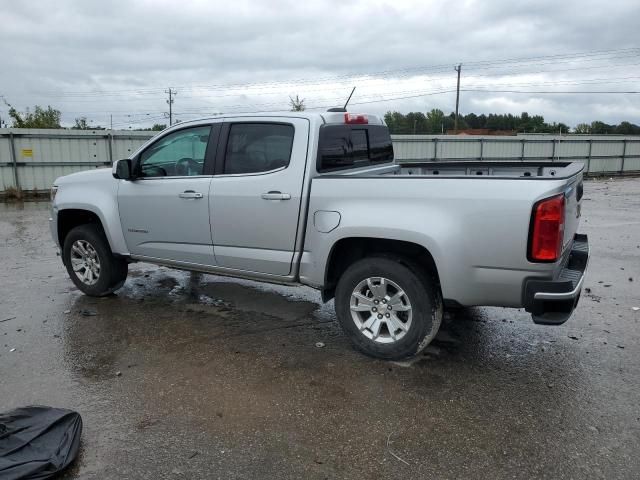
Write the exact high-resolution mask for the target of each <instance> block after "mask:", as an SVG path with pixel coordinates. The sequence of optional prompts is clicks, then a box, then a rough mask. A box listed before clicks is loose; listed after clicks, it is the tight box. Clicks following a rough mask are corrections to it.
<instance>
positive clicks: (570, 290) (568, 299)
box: [524, 234, 589, 325]
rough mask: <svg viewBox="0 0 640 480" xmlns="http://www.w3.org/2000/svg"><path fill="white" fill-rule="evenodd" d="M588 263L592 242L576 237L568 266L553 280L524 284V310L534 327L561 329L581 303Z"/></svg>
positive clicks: (527, 281) (580, 236) (528, 281)
mask: <svg viewBox="0 0 640 480" xmlns="http://www.w3.org/2000/svg"><path fill="white" fill-rule="evenodd" d="M588 263H589V240H588V239H587V236H586V235H581V234H576V236H575V238H574V240H573V245H572V246H571V251H570V252H569V256H568V258H567V262H566V264H565V266H564V267H563V268H562V269H560V270H559V271H558V273H557V275H556V277H555V278H554V279H553V280H537V279H528V280H526V281H525V286H524V308H525V310H526V311H527V312H530V313H531V317H532V318H533V321H534V322H535V323H539V324H542V325H560V324H562V323H564V322H566V321H567V320H568V319H569V317H570V316H571V314H572V313H573V310H574V309H575V308H576V306H577V305H578V300H580V293H581V291H582V283H583V281H584V274H585V271H586V269H587V264H588Z"/></svg>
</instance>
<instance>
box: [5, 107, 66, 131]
mask: <svg viewBox="0 0 640 480" xmlns="http://www.w3.org/2000/svg"><path fill="white" fill-rule="evenodd" d="M9 116H10V117H11V118H12V120H13V125H12V126H13V127H14V128H62V127H61V126H60V117H61V113H60V110H56V109H55V108H52V107H51V106H47V108H46V109H45V108H42V107H41V106H39V105H36V106H35V107H34V108H33V112H31V111H30V110H29V108H27V110H26V111H25V112H24V113H21V112H18V111H17V110H16V109H15V108H14V107H11V108H9Z"/></svg>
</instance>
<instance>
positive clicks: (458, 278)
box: [50, 111, 589, 359]
mask: <svg viewBox="0 0 640 480" xmlns="http://www.w3.org/2000/svg"><path fill="white" fill-rule="evenodd" d="M582 169H583V167H582V164H581V163H549V162H539V163H523V162H502V163H498V162H476V163H450V162H441V163H434V162H428V163H423V164H417V163H411V164H404V165H403V164H398V163H396V162H394V157H393V146H392V143H391V138H390V136H389V132H388V129H387V127H386V126H385V124H384V121H383V120H381V119H380V118H379V117H377V116H374V115H354V114H351V113H346V112H344V111H342V112H341V111H329V112H326V113H307V112H287V113H282V114H262V115H238V116H225V117H216V118H209V119H203V120H197V121H192V122H184V123H180V124H178V125H176V126H174V127H171V128H169V129H167V130H164V131H163V132H161V133H160V134H159V135H158V136H156V137H155V138H153V139H151V140H150V141H149V142H148V143H147V144H146V145H144V146H143V147H141V148H140V149H139V150H138V151H137V152H136V153H135V154H134V155H132V156H131V157H130V158H127V159H124V160H120V161H118V162H115V163H114V165H113V169H112V170H109V169H101V170H93V171H87V172H80V173H75V174H73V175H68V176H65V177H61V178H58V179H57V180H56V182H55V185H54V186H53V188H52V211H51V220H50V221H51V232H52V235H53V238H54V240H55V242H56V244H57V245H58V246H59V247H60V249H61V252H62V261H63V263H64V265H65V266H66V268H67V271H68V273H69V275H70V277H71V279H72V280H73V282H74V283H75V284H76V286H77V287H78V288H79V289H80V290H81V291H83V292H84V293H85V294H87V295H92V296H102V295H107V294H109V293H111V292H113V291H115V290H117V289H118V288H120V287H121V286H122V285H123V284H124V282H125V279H126V277H127V269H128V264H129V263H131V262H150V263H155V264H159V265H166V266H169V267H174V268H178V269H184V270H191V271H199V272H206V273H211V274H217V275H231V276H237V277H243V278H250V279H253V280H260V281H265V282H274V283H284V284H304V285H309V286H311V287H313V288H316V289H319V290H320V291H321V294H322V298H323V300H324V301H329V300H330V299H332V298H334V297H335V309H336V314H337V318H338V320H339V321H340V323H341V325H342V327H343V329H344V331H345V333H346V334H347V335H348V337H349V338H350V339H351V341H352V342H353V344H354V345H355V346H356V347H357V348H358V349H360V350H361V351H363V352H364V353H366V354H369V355H372V356H375V357H379V358H385V359H399V358H404V357H408V356H411V355H414V354H416V353H417V352H419V351H420V350H421V349H423V348H424V347H425V346H426V345H427V344H428V343H429V342H430V341H431V340H432V339H433V338H434V336H435V335H436V333H437V331H438V328H439V327H440V323H441V321H442V315H443V309H444V308H455V307H460V306H474V305H495V306H504V307H513V308H522V307H524V308H525V309H526V310H527V311H528V312H530V313H531V314H532V317H533V320H534V322H536V323H542V324H560V323H563V322H565V321H566V320H567V319H568V318H569V316H570V315H571V313H572V311H573V310H574V308H575V306H576V304H577V302H578V298H579V296H580V292H581V288H582V282H583V277H584V272H585V269H586V265H587V261H588V257H589V249H588V243H587V237H586V236H585V235H579V234H577V229H578V224H579V218H580V201H581V198H582V192H583V185H582Z"/></svg>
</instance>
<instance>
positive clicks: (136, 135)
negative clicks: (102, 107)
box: [0, 128, 157, 192]
mask: <svg viewBox="0 0 640 480" xmlns="http://www.w3.org/2000/svg"><path fill="white" fill-rule="evenodd" d="M156 133H157V132H130V131H106V130H96V131H91V130H86V131H85V130H81V131H80V130H78V131H74V130H41V129H17V128H12V129H0V192H4V191H6V190H7V188H10V187H14V188H15V187H16V186H18V187H19V188H20V189H21V190H23V191H34V190H35V191H45V190H48V189H49V188H50V187H51V185H52V183H53V181H54V180H55V179H56V178H57V177H59V176H61V175H67V174H69V173H73V172H77V171H80V170H87V169H90V168H101V167H106V166H110V165H111V163H112V161H113V160H117V159H120V158H126V157H128V156H129V155H130V154H131V153H132V152H134V151H135V150H137V149H138V148H139V147H140V146H141V145H142V144H143V143H145V142H146V141H147V140H148V139H149V138H151V137H152V136H153V135H154V134H156ZM16 174H17V175H16ZM16 176H17V184H16Z"/></svg>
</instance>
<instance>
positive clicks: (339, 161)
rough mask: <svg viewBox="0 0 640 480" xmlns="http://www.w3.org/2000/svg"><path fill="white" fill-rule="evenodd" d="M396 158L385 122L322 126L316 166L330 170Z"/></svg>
mask: <svg viewBox="0 0 640 480" xmlns="http://www.w3.org/2000/svg"><path fill="white" fill-rule="evenodd" d="M391 161H393V145H392V144H391V136H390V135H389V129H388V128H387V127H386V126H384V125H323V126H322V127H320V140H319V142H318V160H317V169H318V171H319V172H331V171H335V170H342V169H347V168H355V167H366V166H367V165H372V164H377V163H384V162H391Z"/></svg>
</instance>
